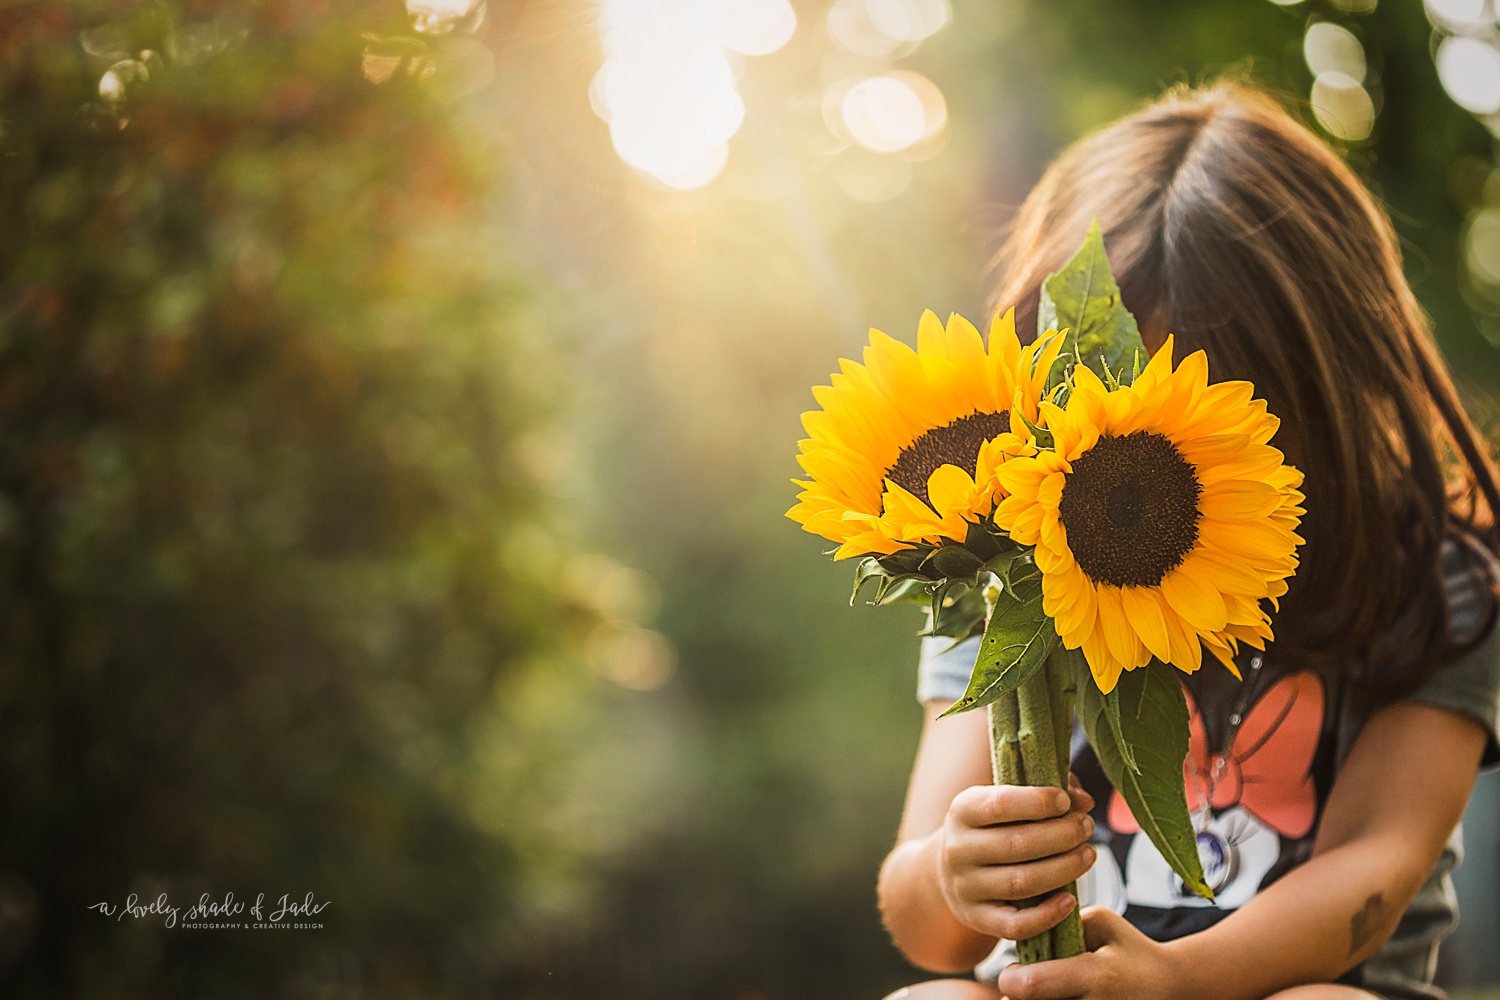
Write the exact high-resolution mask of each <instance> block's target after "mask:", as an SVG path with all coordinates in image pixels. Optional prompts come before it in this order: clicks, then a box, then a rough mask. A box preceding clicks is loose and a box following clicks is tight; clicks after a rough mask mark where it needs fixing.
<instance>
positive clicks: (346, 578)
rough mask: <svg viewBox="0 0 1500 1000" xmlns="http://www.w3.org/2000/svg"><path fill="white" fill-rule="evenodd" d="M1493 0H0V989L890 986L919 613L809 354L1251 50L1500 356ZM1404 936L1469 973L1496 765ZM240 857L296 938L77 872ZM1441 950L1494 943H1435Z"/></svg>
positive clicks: (1498, 64) (1479, 958)
mask: <svg viewBox="0 0 1500 1000" xmlns="http://www.w3.org/2000/svg"><path fill="white" fill-rule="evenodd" d="M1496 14H1497V11H1496V10H1495V9H1493V8H1492V6H1491V3H1490V0H1427V2H1426V4H1425V5H1424V4H1423V3H1422V2H1420V0H1378V3H1377V0H1302V2H1297V3H1273V2H1269V0H1217V2H1214V3H1203V2H1201V0H1149V2H1148V0H1072V2H1070V3H1066V4H1062V3H1050V2H1045V0H834V2H831V3H830V2H828V0H797V2H790V3H789V2H788V0H489V2H488V3H486V2H485V0H407V2H406V3H404V4H403V3H401V2H400V0H361V2H354V0H260V2H242V3H227V2H213V0H135V2H132V0H72V2H66V0H52V2H35V0H6V2H5V3H4V4H3V6H0V810H3V815H4V821H3V823H0V993H3V995H5V996H14V997H27V998H33V997H38V998H39V997H73V996H88V997H91V998H93V997H101V998H108V997H136V996H146V995H151V996H154V997H195V998H196V997H225V998H232V997H252V996H253V997H288V998H293V997H295V998H301V997H308V998H314V997H316V998H344V997H351V998H352V997H371V998H387V997H391V998H395V997H412V996H421V997H505V998H515V1000H554V998H556V1000H563V998H584V997H590V998H592V997H601V996H607V997H619V998H640V1000H646V998H650V1000H678V998H680V1000H795V998H814V997H816V998H849V1000H856V998H870V1000H875V998H878V997H881V996H883V995H884V994H885V993H886V992H887V991H889V990H891V989H893V988H895V987H897V986H900V985H903V984H905V983H907V982H910V981H913V980H914V979H917V978H920V977H919V974H917V973H916V972H915V970H913V969H911V968H910V967H909V966H907V965H906V964H905V962H904V961H903V960H902V959H901V957H900V956H899V955H898V954H897V953H896V952H895V950H894V949H893V948H892V947H891V946H890V944H889V943H888V941H887V939H886V937H885V934H884V932H883V931H882V929H881V927H880V922H879V919H878V915H877V913H876V909H875V901H874V881H875V873H876V869H877V867H878V865H879V862H880V860H881V858H882V857H883V855H884V852H885V851H886V849H887V848H888V847H889V845H890V843H891V842H892V840H893V837H894V831H895V827H896V822H897V818H898V814H899V810H900V806H901V798H902V793H903V789H904V784H905V780H906V776H907V768H908V767H909V766H910V762H911V759H912V754H913V751H914V749H915V745H916V739H917V735H918V730H919V725H920V712H919V708H918V706H917V704H916V702H915V700H914V680H915V678H914V663H915V655H916V643H917V640H916V636H915V630H916V628H917V627H918V625H919V621H918V615H917V613H916V612H915V611H903V610H902V609H900V608H897V609H893V610H883V611H875V610H873V609H870V608H866V607H857V608H850V607H849V606H848V605H847V600H846V598H845V597H844V595H845V594H847V586H848V582H849V569H848V567H847V566H844V565H840V566H834V565H832V564H830V563H829V562H828V561H827V560H825V559H823V558H822V557H821V555H820V553H821V551H822V549H823V547H824V546H823V545H822V544H821V542H820V540H818V539H815V538H813V537H811V536H809V535H806V534H803V533H801V532H799V531H798V530H796V527H795V526H794V525H793V524H791V523H790V522H788V521H786V520H785V519H784V518H783V517H782V513H783V511H784V510H785V509H786V508H787V507H788V506H789V505H790V503H791V501H792V498H793V493H794V488H793V487H791V486H790V484H789V483H788V482H787V480H788V478H789V477H790V476H791V475H793V474H794V473H795V471H796V468H795V465H794V463H793V454H794V452H795V446H796V441H797V439H798V438H799V437H800V428H799V420H798V417H799V413H800V412H801V411H802V410H803V409H806V408H808V407H809V406H810V405H811V403H812V398H811V394H810V392H809V386H811V385H813V384H815V383H818V382H822V381H824V380H826V378H827V375H828V373H829V372H830V371H831V370H832V369H833V368H834V366H835V364H836V361H837V359H838V358H839V357H840V356H850V355H853V354H854V352H856V351H857V350H858V349H859V348H860V346H861V345H862V343H863V342H864V341H865V339H866V329H867V327H869V326H870V325H874V326H877V327H879V328H881V329H883V330H886V331H887V332H890V333H891V334H893V335H896V336H898V337H902V338H906V339H908V340H910V339H911V338H912V337H913V331H914V328H915V324H916V320H917V317H918V315H919V314H920V311H921V310H922V309H924V308H932V309H934V310H936V311H937V312H938V313H939V314H940V315H945V314H946V313H948V312H949V311H955V310H956V311H958V312H961V313H963V314H965V315H967V316H969V317H971V318H973V319H975V320H976V321H980V322H981V323H982V322H983V321H984V320H986V319H987V318H988V317H987V316H986V315H985V308H986V303H987V298H988V294H989V289H990V287H991V285H992V283H993V275H991V274H990V273H989V271H988V268H987V262H988V260H989V259H990V257H991V256H992V254H993V252H994V250H995V249H996V247H997V245H998V241H999V239H1000V237H1001V235H1002V234H1003V231H1004V227H1005V224H1006V222H1007V220H1008V219H1009V218H1010V216H1011V213H1012V212H1013V210H1014V208H1015V206H1017V205H1018V204H1019V202H1020V201H1021V200H1022V198H1024V196H1025V194H1026V192H1027V190H1028V189H1029V187H1030V185H1031V184H1032V183H1034V181H1035V180H1036V178H1037V177H1038V176H1039V174H1040V172H1041V170H1042V169H1043V167H1044V166H1045V164H1046V163H1047V162H1048V160H1049V159H1050V158H1051V157H1052V156H1053V155H1054V154H1055V153H1056V151H1057V150H1058V149H1059V148H1061V147H1062V146H1063V145H1065V144H1066V143H1068V142H1069V141H1071V140H1072V139H1074V138H1076V137H1077V136H1079V135H1080V134H1082V133H1083V132H1085V131H1087V130H1088V129H1090V128H1093V127H1095V126H1097V125H1100V124H1102V123H1104V122H1107V121H1109V120H1111V119H1112V118H1114V117H1116V116H1118V115H1120V114H1121V113H1123V112H1125V111H1127V110H1129V109H1130V108H1131V107H1132V106H1134V105H1135V104H1136V103H1138V102H1140V101H1141V100H1143V99H1148V98H1150V97H1153V96H1155V95H1156V94H1158V93H1160V92H1161V90H1162V89H1163V88H1164V87H1165V86H1168V85H1171V84H1173V83H1177V82H1189V83H1192V82H1199V81H1203V80H1205V79H1211V78H1213V77H1214V76H1217V75H1223V74H1229V75H1233V76H1237V77H1244V78H1250V79H1253V80H1256V81H1259V82H1260V83H1261V84H1263V85H1264V86H1267V87H1270V88H1273V89H1274V90H1275V91H1276V92H1278V93H1279V94H1281V95H1282V96H1283V97H1284V98H1285V99H1286V100H1287V101H1288V102H1289V103H1290V105H1291V106H1293V107H1294V108H1295V109H1296V110H1297V113H1298V114H1299V115H1301V116H1302V117H1303V118H1304V120H1306V121H1307V122H1308V123H1309V124H1310V126H1311V127H1313V128H1315V129H1318V130H1319V131H1320V132H1321V133H1322V134H1324V135H1325V136H1326V137H1327V138H1328V139H1329V141H1330V142H1332V143H1334V144H1335V145H1336V146H1338V147H1339V148H1340V149H1342V150H1344V151H1345V152H1346V154H1347V156H1348V157H1349V159H1350V160H1351V162H1353V163H1354V164H1355V165H1356V166H1357V168H1358V169H1359V170H1360V172H1361V173H1362V174H1363V175H1364V176H1365V177H1366V178H1367V179H1368V180H1369V182H1370V184H1371V185H1372V186H1373V187H1374V188H1375V190H1376V191H1377V192H1379V194H1380V195H1381V196H1382V197H1383V198H1384V199H1385V200H1386V202H1387V203H1388V204H1389V206H1390V208H1391V211H1392V213H1393V215H1394V217H1395V220H1396V225H1397V228H1398V229H1399V230H1400V233H1401V236H1402V239H1403V241H1404V243H1405V250H1406V255H1407V260H1408V269H1409V274H1410V277H1411V280H1412V282H1413V284H1414V285H1415V287H1416V289H1417V292H1418V294H1419V296H1420V297H1421V299H1422V301H1423V303H1424V304H1425V306H1426V308H1427V309H1428V310H1429V312H1430V313H1431V315H1432V317H1433V320H1434V323H1435V327H1436V331H1437V336H1438V339H1439V340H1440V342H1441V344H1442V347H1443V350H1444V352H1445V353H1446V354H1447V356H1448V358H1449V360H1450V362H1451V364H1452V365H1453V367H1454V370H1455V372H1456V373H1457V375H1458V377H1459V378H1460V380H1461V382H1462V384H1463V388H1464V390H1465V392H1466V394H1467V396H1468V398H1469V400H1470V402H1471V405H1472V406H1473V408H1474V411H1475V413H1476V415H1478V417H1479V418H1480V419H1481V420H1482V421H1483V422H1485V423H1486V424H1487V425H1490V426H1494V425H1495V423H1496V420H1495V419H1494V417H1495V414H1496V413H1497V412H1500V410H1497V408H1496V406H1495V404H1494V401H1493V400H1494V398H1495V394H1496V392H1497V391H1500V352H1497V349H1496V344H1500V170H1497V160H1496V141H1495V135H1496V134H1500V117H1497V116H1500V29H1497V24H1496V20H1495V18H1496ZM1468 835H1469V858H1468V861H1467V863H1466V865H1465V867H1464V868H1463V870H1462V872H1461V887H1460V895H1461V899H1462V907H1463V913H1464V916H1463V922H1462V924H1461V926H1460V928H1459V930H1458V932H1457V934H1456V935H1455V936H1454V937H1453V938H1451V939H1450V941H1449V942H1448V943H1447V944H1446V945H1445V946H1444V950H1443V954H1442V962H1441V969H1440V978H1441V980H1442V981H1444V982H1446V983H1448V984H1450V985H1452V986H1454V987H1456V988H1461V989H1464V990H1469V991H1482V990H1483V988H1484V987H1486V986H1487V985H1488V986H1491V987H1493V986H1494V985H1495V984H1497V983H1500V944H1497V942H1500V873H1497V869H1500V783H1497V781H1496V779H1495V777H1494V776H1490V777H1487V778H1485V779H1484V780H1482V781H1481V783H1480V786H1479V788H1478V789H1477V790H1476V792H1475V797H1474V800H1473V803H1472V804H1471V807H1470V818H1469V823H1468ZM226 892H233V893H234V894H235V895H236V897H237V898H239V899H242V900H243V899H246V898H253V897H254V896H255V895H256V894H257V893H259V892H264V893H266V894H267V897H268V898H270V899H274V898H276V897H279V896H280V895H281V894H282V893H290V894H291V895H292V897H293V898H301V897H302V895H303V894H304V893H309V892H310V893H313V894H314V895H315V896H316V897H317V899H318V900H319V901H326V902H327V903H328V904H329V906H328V908H327V909H326V910H325V911H324V912H323V913H322V914H321V915H320V918H319V919H320V920H321V922H322V924H323V926H322V928H321V929H317V930H284V931H275V932H270V931H263V932H229V931H208V930H203V931H195V930H184V929H181V928H177V929H166V928H164V927H162V926H161V922H160V921H159V920H151V919H127V920H119V919H110V918H108V917H105V916H103V915H102V914H100V913H98V912H96V911H94V910H91V909H90V907H91V906H93V905H94V904H96V903H99V902H109V903H111V904H113V905H119V904H120V903H123V901H124V900H125V899H126V897H127V896H128V895H129V894H131V893H137V894H138V895H139V897H140V898H141V899H143V900H145V899H153V898H156V897H157V896H158V895H159V894H161V893H167V894H169V896H170V898H171V899H172V901H173V902H174V903H182V904H187V903H190V902H192V901H196V900H197V899H198V898H199V897H200V895H201V894H203V893H208V894H210V895H211V896H212V897H214V898H222V897H223V895H224V894H225V893H226ZM1471 995H1474V996H1478V995H1479V993H1477V992H1471Z"/></svg>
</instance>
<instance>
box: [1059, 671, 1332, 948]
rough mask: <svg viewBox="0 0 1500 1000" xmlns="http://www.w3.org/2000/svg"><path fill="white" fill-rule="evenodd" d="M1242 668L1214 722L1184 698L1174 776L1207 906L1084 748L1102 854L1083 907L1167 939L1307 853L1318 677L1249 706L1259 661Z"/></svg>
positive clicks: (1085, 885) (1289, 681) (1267, 689)
mask: <svg viewBox="0 0 1500 1000" xmlns="http://www.w3.org/2000/svg"><path fill="white" fill-rule="evenodd" d="M1250 666H1251V670H1250V671H1248V672H1247V674H1248V676H1247V677H1246V679H1245V686H1246V689H1245V691H1244V694H1243V696H1242V698H1241V704H1239V705H1237V706H1236V707H1235V711H1234V712H1233V713H1232V714H1230V715H1229V716H1228V718H1227V719H1226V720H1223V721H1222V722H1221V723H1220V724H1219V725H1218V726H1217V727H1214V726H1211V725H1210V724H1209V721H1208V720H1207V719H1205V716H1204V713H1203V711H1202V710H1201V709H1200V708H1199V704H1198V700H1197V699H1196V698H1195V697H1194V695H1193V693H1192V691H1189V692H1188V693H1187V702H1188V709H1189V712H1190V740H1189V744H1188V754H1187V758H1186V760H1185V761H1184V762H1183V780H1184V785H1185V790H1186V793H1187V801H1188V809H1189V812H1190V813H1191V814H1192V817H1193V824H1194V826H1195V828H1196V829H1197V831H1198V854H1199V857H1200V859H1201V860H1202V863H1203V872H1204V876H1205V878H1206V879H1207V881H1208V884H1209V886H1210V887H1211V888H1212V889H1213V890H1214V899H1213V901H1212V902H1210V901H1209V900H1206V899H1203V898H1201V897H1199V896H1197V895H1195V894H1194V893H1192V892H1191V891H1189V890H1187V889H1186V888H1185V887H1184V886H1183V884H1182V880H1181V879H1180V878H1178V876H1177V875H1176V873H1175V872H1173V871H1172V869H1171V867H1170V866H1169V865H1168V864H1167V862H1166V860H1165V859H1164V858H1163V857H1162V856H1161V853H1160V852H1159V851H1157V849H1156V846H1155V845H1154V844H1152V843H1151V840H1150V838H1148V837H1147V836H1146V834H1145V833H1144V832H1142V830H1141V828H1140V824H1139V823H1137V822H1136V820H1135V817H1134V816H1133V815H1131V812H1130V807H1129V806H1128V805H1127V804H1126V803H1125V800H1124V799H1123V798H1122V797H1121V796H1120V795H1119V793H1118V792H1115V791H1113V790H1112V789H1111V788H1110V787H1109V784H1108V782H1107V780H1105V778H1104V775H1103V772H1102V770H1101V769H1100V768H1099V766H1098V762H1097V760H1096V759H1093V755H1092V751H1091V750H1090V749H1089V748H1088V747H1087V746H1086V745H1085V746H1083V747H1081V748H1080V750H1079V753H1077V754H1075V755H1074V762H1073V766H1074V770H1075V772H1076V773H1078V775H1079V780H1080V781H1082V782H1083V784H1084V787H1085V788H1087V789H1088V791H1089V792H1090V794H1092V795H1093V796H1094V798H1095V801H1096V802H1097V803H1101V805H1098V806H1096V807H1095V810H1094V819H1095V824H1096V828H1097V829H1098V834H1097V835H1096V840H1098V841H1101V842H1102V843H1101V848H1102V849H1101V850H1100V853H1099V860H1098V861H1097V862H1096V863H1095V865H1094V867H1093V869H1092V870H1091V871H1090V872H1089V873H1088V875H1087V876H1085V878H1084V879H1083V880H1081V881H1080V883H1079V893H1080V896H1081V897H1082V899H1083V902H1084V905H1090V904H1094V905H1101V906H1107V907H1109V908H1110V909H1112V910H1115V911H1116V912H1117V913H1122V914H1125V915H1126V916H1127V918H1128V919H1129V920H1130V921H1131V922H1132V923H1134V924H1135V925H1136V926H1138V927H1140V928H1141V930H1143V931H1145V932H1146V933H1147V934H1149V935H1150V936H1152V937H1154V938H1156V939H1158V940H1169V939H1171V938H1175V937H1180V936H1182V935H1184V934H1191V933H1193V932H1195V931H1198V930H1202V929H1203V928H1205V927H1208V926H1210V925H1212V924H1214V923H1217V922H1218V920H1219V919H1221V918H1222V917H1223V916H1225V915H1226V914H1227V913H1228V912H1229V911H1231V910H1234V909H1236V908H1238V907H1240V906H1243V905H1244V904H1245V903H1247V902H1249V900H1250V898H1251V897H1252V896H1254V895H1255V894H1256V893H1257V892H1259V891H1260V890H1261V889H1262V888H1264V887H1265V886H1266V885H1268V884H1270V882H1271V881H1274V879H1275V878H1276V877H1279V876H1280V875H1281V874H1282V873H1283V872H1285V871H1286V870H1288V869H1289V868H1291V867H1293V866H1294V865H1296V864H1298V863H1300V862H1302V861H1304V860H1306V858H1307V857H1308V856H1309V855H1310V854H1311V850H1312V835H1313V832H1314V830H1315V828H1316V824H1317V818H1318V813H1319V809H1320V805H1321V800H1322V797H1323V796H1322V794H1320V790H1319V787H1318V785H1319V782H1317V781H1316V780H1315V773H1314V771H1315V763H1316V761H1317V759H1318V757H1319V748H1320V744H1322V743H1323V739H1324V735H1325V733H1326V732H1327V720H1326V718H1325V716H1326V712H1325V707H1326V701H1327V699H1326V697H1325V690H1324V685H1323V681H1322V680H1321V679H1320V678H1319V677H1318V676H1317V675H1316V674H1314V673H1312V672H1310V671H1302V672H1298V673H1292V674H1288V675H1285V676H1282V677H1280V678H1279V679H1277V680H1275V681H1274V683H1271V684H1269V685H1268V686H1264V691H1263V693H1261V694H1260V696H1259V697H1258V698H1255V699H1254V700H1253V701H1251V700H1250V695H1252V694H1253V693H1254V692H1253V688H1254V687H1255V686H1257V685H1255V684H1254V682H1255V681H1256V680H1259V679H1260V678H1259V674H1260V668H1261V659H1260V657H1259V656H1257V657H1254V658H1253V659H1252V661H1251V664H1250ZM1213 728H1217V729H1218V730H1219V732H1217V733H1211V729H1213ZM1211 736H1217V737H1218V739H1217V740H1214V739H1212V738H1211Z"/></svg>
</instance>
